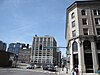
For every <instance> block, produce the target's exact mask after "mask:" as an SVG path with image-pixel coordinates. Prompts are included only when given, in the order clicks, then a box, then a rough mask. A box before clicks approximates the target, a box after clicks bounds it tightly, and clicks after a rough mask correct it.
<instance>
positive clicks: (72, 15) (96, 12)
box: [71, 9, 100, 19]
mask: <svg viewBox="0 0 100 75" xmlns="http://www.w3.org/2000/svg"><path fill="white" fill-rule="evenodd" d="M93 14H94V15H100V9H97V10H93ZM81 15H87V12H86V10H81ZM74 17H75V13H74V12H73V13H72V14H71V18H72V19H73V18H74Z"/></svg>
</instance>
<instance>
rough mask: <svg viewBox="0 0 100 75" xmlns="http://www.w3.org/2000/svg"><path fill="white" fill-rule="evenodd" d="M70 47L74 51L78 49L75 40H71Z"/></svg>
mask: <svg viewBox="0 0 100 75" xmlns="http://www.w3.org/2000/svg"><path fill="white" fill-rule="evenodd" d="M72 49H73V51H74V52H76V51H78V45H77V42H76V41H74V42H73V44H72Z"/></svg>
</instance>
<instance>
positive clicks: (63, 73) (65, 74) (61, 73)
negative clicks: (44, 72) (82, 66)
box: [59, 68, 70, 75]
mask: <svg viewBox="0 0 100 75" xmlns="http://www.w3.org/2000/svg"><path fill="white" fill-rule="evenodd" d="M59 74H60V75H70V74H68V73H66V68H64V70H62V68H60V72H59Z"/></svg>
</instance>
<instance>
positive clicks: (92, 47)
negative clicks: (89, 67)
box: [91, 41, 98, 72]
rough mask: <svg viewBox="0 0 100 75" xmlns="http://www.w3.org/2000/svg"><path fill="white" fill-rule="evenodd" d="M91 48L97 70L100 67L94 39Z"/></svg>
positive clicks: (94, 66) (95, 69)
mask: <svg viewBox="0 0 100 75" xmlns="http://www.w3.org/2000/svg"><path fill="white" fill-rule="evenodd" d="M91 49H92V59H93V70H94V72H96V71H97V69H98V62H97V52H96V45H95V42H94V41H91Z"/></svg>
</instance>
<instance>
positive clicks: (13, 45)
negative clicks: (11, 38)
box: [7, 43, 22, 55]
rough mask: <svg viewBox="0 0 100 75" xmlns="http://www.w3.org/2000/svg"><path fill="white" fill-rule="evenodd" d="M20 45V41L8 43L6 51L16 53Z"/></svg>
mask: <svg viewBox="0 0 100 75" xmlns="http://www.w3.org/2000/svg"><path fill="white" fill-rule="evenodd" d="M21 47H22V44H21V43H10V44H9V47H8V50H7V51H8V52H11V53H14V54H16V55H18V53H19V50H20V49H21Z"/></svg>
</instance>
